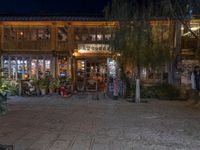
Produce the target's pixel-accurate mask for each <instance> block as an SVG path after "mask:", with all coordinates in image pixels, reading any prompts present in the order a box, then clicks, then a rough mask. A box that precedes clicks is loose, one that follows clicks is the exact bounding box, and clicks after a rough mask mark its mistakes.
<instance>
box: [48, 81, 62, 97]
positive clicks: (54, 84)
mask: <svg viewBox="0 0 200 150" xmlns="http://www.w3.org/2000/svg"><path fill="white" fill-rule="evenodd" d="M59 85H60V84H59V81H58V80H56V79H53V80H51V82H50V83H49V93H50V94H53V93H55V91H56V89H57V88H59Z"/></svg>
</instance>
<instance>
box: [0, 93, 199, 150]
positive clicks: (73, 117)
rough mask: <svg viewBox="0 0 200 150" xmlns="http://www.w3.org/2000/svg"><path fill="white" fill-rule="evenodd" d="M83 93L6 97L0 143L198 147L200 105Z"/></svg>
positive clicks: (20, 148) (98, 149)
mask: <svg viewBox="0 0 200 150" xmlns="http://www.w3.org/2000/svg"><path fill="white" fill-rule="evenodd" d="M103 98H104V97H100V100H98V101H95V100H91V97H90V96H89V95H87V96H85V97H82V98H81V99H80V98H78V97H77V96H76V95H75V96H72V97H70V98H61V97H60V96H52V97H50V96H44V97H39V98H38V97H11V98H10V99H9V101H8V103H9V104H10V105H9V110H10V111H9V112H8V113H7V114H6V115H3V116H0V144H8V145H10V144H11V145H12V144H13V145H14V149H15V150H199V147H200V142H199V141H200V126H199V124H200V110H198V109H194V108H193V107H188V106H186V104H187V103H186V102H181V101H157V100H151V101H150V102H149V103H145V104H134V103H128V102H126V101H124V100H121V99H119V100H118V101H113V100H110V99H109V98H105V99H103Z"/></svg>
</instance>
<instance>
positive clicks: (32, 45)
mask: <svg viewBox="0 0 200 150" xmlns="http://www.w3.org/2000/svg"><path fill="white" fill-rule="evenodd" d="M3 49H5V50H27V49H28V50H51V40H40V41H19V40H17V41H14V40H9V41H6V40H4V41H3Z"/></svg>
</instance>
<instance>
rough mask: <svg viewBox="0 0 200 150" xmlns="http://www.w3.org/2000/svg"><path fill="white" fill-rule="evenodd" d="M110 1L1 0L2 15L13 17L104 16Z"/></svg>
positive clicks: (0, 10) (0, 11)
mask: <svg viewBox="0 0 200 150" xmlns="http://www.w3.org/2000/svg"><path fill="white" fill-rule="evenodd" d="M108 1H109V0H1V3H0V13H1V14H12V15H20V14H24V15H29V14H34V15H40V14H55V15H59V14H91V13H92V14H102V11H103V9H104V7H105V5H106V4H107V2H108Z"/></svg>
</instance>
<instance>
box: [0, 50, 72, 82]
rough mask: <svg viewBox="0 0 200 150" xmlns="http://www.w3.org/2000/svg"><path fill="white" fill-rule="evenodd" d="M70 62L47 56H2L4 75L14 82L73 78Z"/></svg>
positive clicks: (66, 59)
mask: <svg viewBox="0 0 200 150" xmlns="http://www.w3.org/2000/svg"><path fill="white" fill-rule="evenodd" d="M69 65H70V60H69V59H68V58H66V57H61V56H60V57H53V56H52V55H51V54H45V55H34V54H32V55H27V54H21V55H14V54H9V55H5V54H4V55H2V56H1V67H2V68H4V69H5V71H4V75H6V76H8V77H9V78H11V79H13V80H26V79H30V78H36V79H39V78H42V77H45V76H52V77H55V78H61V77H68V76H71V70H70V66H69Z"/></svg>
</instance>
